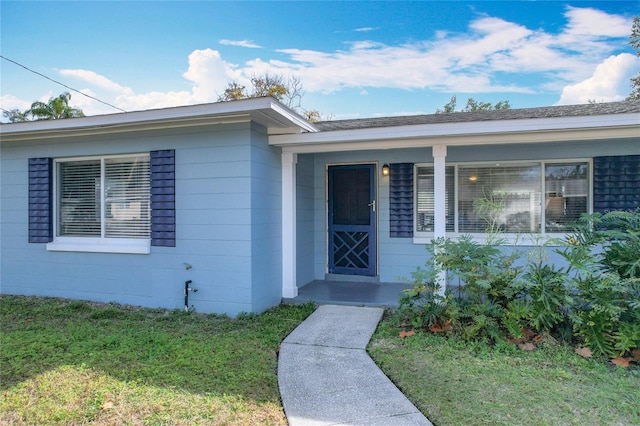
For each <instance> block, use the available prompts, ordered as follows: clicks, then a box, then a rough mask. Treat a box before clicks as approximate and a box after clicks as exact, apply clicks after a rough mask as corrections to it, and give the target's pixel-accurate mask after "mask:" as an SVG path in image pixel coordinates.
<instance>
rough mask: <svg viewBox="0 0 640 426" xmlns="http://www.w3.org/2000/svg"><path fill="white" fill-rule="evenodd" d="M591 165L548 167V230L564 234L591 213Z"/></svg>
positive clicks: (546, 205) (545, 195)
mask: <svg viewBox="0 0 640 426" xmlns="http://www.w3.org/2000/svg"><path fill="white" fill-rule="evenodd" d="M587 172H588V167H587V163H564V164H547V165H546V166H545V172H544V175H545V185H544V186H545V191H544V197H545V200H544V201H545V231H546V232H564V231H566V230H567V229H568V228H569V226H570V225H572V224H574V223H576V222H577V221H578V219H580V216H581V215H582V214H583V213H586V212H587V192H588V173H587Z"/></svg>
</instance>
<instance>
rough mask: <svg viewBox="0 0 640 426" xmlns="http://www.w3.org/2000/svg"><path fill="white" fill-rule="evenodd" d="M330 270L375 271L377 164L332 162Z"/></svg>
mask: <svg viewBox="0 0 640 426" xmlns="http://www.w3.org/2000/svg"><path fill="white" fill-rule="evenodd" d="M328 201H329V273H331V274H348V275H369V276H374V275H375V274H376V194H375V165H374V164H357V165H348V166H329V200H328Z"/></svg>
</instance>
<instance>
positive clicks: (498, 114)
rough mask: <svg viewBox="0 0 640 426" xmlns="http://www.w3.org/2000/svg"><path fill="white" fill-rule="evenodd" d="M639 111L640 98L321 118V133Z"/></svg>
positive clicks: (318, 124)
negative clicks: (516, 107)
mask: <svg viewBox="0 0 640 426" xmlns="http://www.w3.org/2000/svg"><path fill="white" fill-rule="evenodd" d="M634 112H635V113H640V101H623V102H608V103H595V104H585V105H562V106H551V107H541V108H521V109H507V110H500V111H476V112H454V113H446V114H428V115H408V116H396V117H377V118H361V119H353V120H336V121H321V122H319V123H316V127H317V128H318V129H319V130H320V131H321V132H330V131H333V130H352V129H366V128H375V127H394V126H411V125H418V124H439V123H466V122H473V121H492V120H518V119H532V118H554V117H577V116H590V115H608V114H628V113H634Z"/></svg>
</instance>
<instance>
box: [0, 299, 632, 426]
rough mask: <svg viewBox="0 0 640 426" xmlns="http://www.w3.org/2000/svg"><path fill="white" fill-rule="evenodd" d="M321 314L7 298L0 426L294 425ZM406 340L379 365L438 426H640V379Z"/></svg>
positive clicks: (559, 351)
mask: <svg viewBox="0 0 640 426" xmlns="http://www.w3.org/2000/svg"><path fill="white" fill-rule="evenodd" d="M313 310H314V307H313V306H311V305H304V306H280V307H278V308H276V309H272V310H270V311H268V312H266V313H265V314H263V315H256V316H254V315H250V316H245V317H242V318H240V319H235V320H233V319H229V318H226V317H223V316H216V315H203V314H198V313H185V312H182V311H167V310H161V309H156V310H154V309H142V308H137V307H130V306H120V305H110V304H97V303H89V302H81V301H71V300H64V299H52V298H35V297H17V296H0V324H1V329H0V392H1V393H0V395H1V397H0V424H12V425H13V424H16V425H36V424H37V425H40V424H47V425H56V424H58V425H63V424H64V425H76V424H94V425H111V424H129V425H138V424H145V425H163V424H164V425H169V424H171V425H192V424H213V425H222V424H224V425H269V424H272V425H286V419H285V416H284V413H283V411H282V405H281V402H280V397H279V394H278V386H277V375H276V367H277V348H278V345H279V343H280V341H281V340H282V339H283V338H284V336H286V335H287V334H288V333H289V332H290V331H291V330H293V329H294V328H295V327H296V326H297V325H298V324H299V323H300V322H301V321H302V320H303V319H304V318H306V317H307V316H308V315H309V314H311V312H312V311H313ZM398 331H399V330H398V329H396V328H394V327H393V326H392V325H391V322H390V321H389V320H387V319H385V320H383V322H382V323H381V324H380V326H379V327H378V330H377V331H376V333H375V334H374V337H373V339H372V341H371V344H370V345H369V352H370V354H371V355H372V357H373V358H374V360H376V362H377V363H378V364H379V365H380V366H381V368H382V369H383V371H385V373H387V375H389V376H390V377H391V379H392V380H393V381H394V382H395V383H396V384H397V385H398V386H399V387H400V388H401V389H402V391H403V392H405V394H406V395H407V396H408V397H409V399H411V400H412V401H413V402H414V403H415V404H416V406H417V407H418V408H419V409H420V410H421V411H422V412H423V413H424V414H425V415H426V416H427V417H428V418H429V419H430V420H431V421H433V423H434V424H436V425H437V426H446V425H462V424H464V425H470V426H473V425H480V424H490V425H500V424H505V425H544V424H548V425H564V424H575V425H637V424H640V368H638V366H637V365H636V366H634V367H632V368H630V369H627V370H625V369H622V368H619V367H615V366H613V365H611V364H609V363H608V362H607V361H606V360H594V359H590V360H587V359H582V358H580V357H579V356H577V355H575V354H574V353H573V351H572V349H571V348H566V347H564V346H562V345H550V344H547V345H544V346H545V347H543V348H542V349H538V350H536V351H534V352H522V351H520V350H517V349H514V348H513V347H510V346H503V347H500V348H497V350H496V349H491V348H488V347H486V346H483V345H481V344H475V345H471V346H470V344H468V343H464V342H461V341H458V340H455V339H450V340H446V339H444V338H442V337H441V336H434V335H431V334H422V333H418V334H416V335H415V336H412V337H407V338H404V339H401V338H400V337H399V336H398Z"/></svg>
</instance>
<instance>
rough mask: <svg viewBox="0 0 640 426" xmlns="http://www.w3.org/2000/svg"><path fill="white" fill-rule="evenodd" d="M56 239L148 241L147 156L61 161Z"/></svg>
mask: <svg viewBox="0 0 640 426" xmlns="http://www.w3.org/2000/svg"><path fill="white" fill-rule="evenodd" d="M57 165H58V167H57V182H58V185H57V189H58V191H57V192H58V197H57V218H58V220H57V236H58V237H90V238H100V239H108V238H122V239H124V238H127V239H149V237H150V222H151V213H150V172H149V155H148V154H141V155H127V156H113V157H100V158H85V159H70V160H59V161H57Z"/></svg>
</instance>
